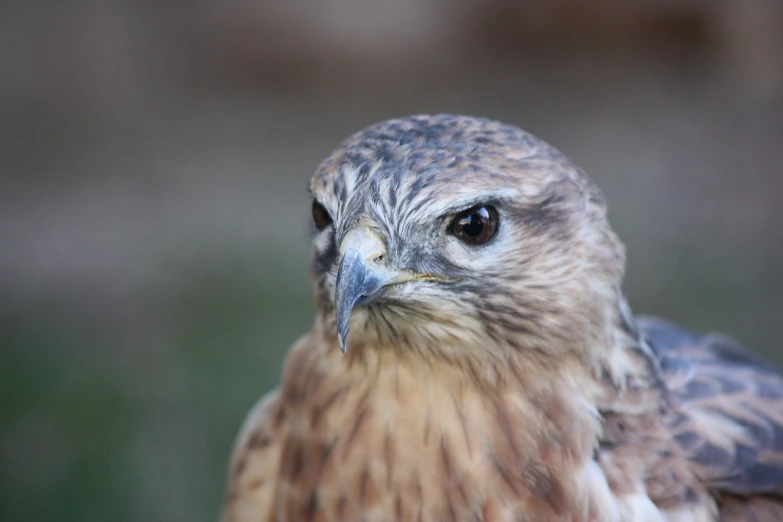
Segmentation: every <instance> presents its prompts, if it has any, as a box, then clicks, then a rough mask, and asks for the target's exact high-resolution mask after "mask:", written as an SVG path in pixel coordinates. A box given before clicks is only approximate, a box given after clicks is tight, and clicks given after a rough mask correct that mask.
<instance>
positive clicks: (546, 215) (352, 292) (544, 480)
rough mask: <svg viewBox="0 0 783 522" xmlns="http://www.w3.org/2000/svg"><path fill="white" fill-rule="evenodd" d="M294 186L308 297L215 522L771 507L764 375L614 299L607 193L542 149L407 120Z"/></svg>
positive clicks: (488, 133)
mask: <svg viewBox="0 0 783 522" xmlns="http://www.w3.org/2000/svg"><path fill="white" fill-rule="evenodd" d="M310 189H311V193H312V197H313V203H312V216H313V228H314V233H313V240H312V259H311V278H312V281H313V287H314V294H315V302H316V305H317V314H316V317H315V321H314V324H313V326H312V329H311V330H310V332H309V333H307V334H306V335H305V336H304V337H302V338H301V339H300V340H299V341H298V342H296V343H295V345H294V346H293V347H292V348H291V350H290V352H289V354H288V356H287V358H286V361H285V364H284V368H283V374H282V382H281V385H280V387H279V388H278V389H275V390H274V391H272V392H270V393H268V394H267V395H266V396H265V397H264V398H262V399H261V400H260V402H259V403H258V404H257V405H256V406H255V407H254V409H253V410H252V412H251V413H250V415H249V416H248V418H247V420H246V421H245V425H244V427H243V428H242V429H241V433H240V436H239V438H238V441H237V442H236V446H235V448H234V452H233V457H232V462H231V464H230V469H229V478H228V492H227V499H226V503H225V506H224V509H223V515H222V520H223V522H250V521H253V522H265V521H286V522H287V521H324V522H330V521H359V520H361V521H366V522H375V521H378V522H381V521H423V522H440V521H446V522H458V521H466V522H467V521H471V522H473V521H484V522H500V521H504V522H505V521H534V522H536V521H542V522H547V521H591V522H593V521H594V522H636V521H645V522H653V521H654V522H691V521H694V522H712V521H740V522H742V521H746V522H749V521H769V522H772V521H781V520H783V375H781V373H779V372H778V371H777V370H775V369H773V368H771V367H769V366H767V365H766V364H765V363H764V362H762V361H760V360H758V359H756V358H755V357H754V356H752V355H751V354H750V353H748V352H746V351H745V350H744V349H742V348H741V347H739V346H738V345H737V344H735V342H733V341H732V340H730V339H729V338H728V337H726V336H724V335H720V334H705V335H699V334H696V333H692V332H690V331H688V330H686V329H683V328H681V327H679V326H676V325H674V324H672V323H670V322H666V321H664V320H660V319H654V318H643V317H634V316H633V315H632V313H631V310H630V308H629V306H628V304H627V302H626V298H625V296H624V294H623V286H622V283H623V275H624V270H625V252H624V247H623V245H622V243H621V242H620V241H619V239H618V238H617V236H616V235H615V233H614V232H613V231H612V229H611V227H610V225H609V222H608V220H607V216H606V203H605V199H604V197H603V195H602V194H601V192H600V191H599V189H598V188H597V187H596V185H595V184H594V183H593V182H592V181H591V180H590V178H588V176H587V175H586V174H585V173H584V172H583V171H582V170H580V169H579V168H578V167H577V166H575V165H574V164H573V163H572V162H571V161H569V160H568V159H567V158H566V157H565V156H564V155H563V154H561V153H560V152H559V151H557V150H556V149H554V148H553V147H551V146H550V145H548V144H546V143H545V142H543V141H542V140H540V139H537V138H535V137H534V136H532V135H530V134H528V133H526V132H524V131H523V130H521V129H519V128H517V127H514V126H511V125H507V124H503V123H500V122H496V121H491V120H487V119H481V118H473V117H467V116H454V115H434V116H431V115H423V116H411V117H406V118H401V119H395V120H390V121H385V122H382V123H378V124H375V125H373V126H370V127H368V128H367V129H365V130H363V131H361V132H358V133H357V134H354V135H353V136H351V137H349V138H348V139H347V140H346V141H344V142H343V143H342V145H340V146H339V148H337V150H336V151H335V152H333V153H332V154H331V155H330V156H329V157H328V158H327V159H326V160H324V161H323V163H322V164H321V165H320V166H319V167H318V168H317V170H316V172H315V175H314V176H313V178H312V181H311V184H310Z"/></svg>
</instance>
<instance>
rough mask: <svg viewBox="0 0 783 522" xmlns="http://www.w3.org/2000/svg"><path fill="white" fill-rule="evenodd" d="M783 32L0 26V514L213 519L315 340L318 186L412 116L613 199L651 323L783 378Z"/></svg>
mask: <svg viewBox="0 0 783 522" xmlns="http://www.w3.org/2000/svg"><path fill="white" fill-rule="evenodd" d="M782 35H783V8H782V7H781V3H780V2H773V1H764V0H758V1H757V0H747V1H745V0H742V1H740V0H737V1H730V0H720V1H719V0H715V1H710V0H680V1H665V2H661V1H652V0H648V1H645V0H637V1H634V2H627V1H621V0H594V1H586V0H529V1H521V0H519V1H513V0H492V1H481V0H463V1H459V0H401V1H399V2H362V1H361V0H323V1H321V2H316V1H308V0H299V1H295V2H291V1H288V0H255V1H241V2H240V1H228V2H207V1H206V0H179V1H176V0H168V1H159V2H150V1H146V2H145V1H142V0H114V1H108V2H106V1H99V0H74V1H72V2H67V3H66V2H53V1H46V0H38V1H36V2H28V3H21V2H10V1H4V2H0V133H1V134H0V136H1V137H2V138H1V139H0V173H1V174H0V401H1V403H0V404H1V405H2V409H1V410H0V422H1V423H2V424H1V425H0V430H1V431H0V484H1V485H2V489H1V491H0V520H2V521H71V520H73V521H81V522H92V521H96V522H97V521H108V520H111V521H158V520H160V521H164V520H165V521H183V522H184V521H188V522H206V521H211V520H215V517H216V515H217V512H218V507H219V503H220V500H221V497H222V495H223V479H224V475H225V468H226V462H227V458H228V454H229V450H230V446H231V443H232V441H233V438H234V436H235V434H236V432H237V429H238V427H239V425H240V422H241V420H242V418H243V416H244V414H245V413H246V412H247V410H248V409H249V408H250V406H251V405H252V404H253V402H254V401H255V399H256V398H257V397H259V396H260V395H261V394H262V393H264V392H265V391H266V390H268V389H269V388H271V387H272V386H274V385H275V384H276V383H278V381H279V373H280V364H281V361H282V358H283V356H284V354H285V351H286V350H287V348H288V346H289V345H290V343H291V342H293V341H294V340H295V339H296V338H297V337H298V336H299V335H301V334H302V333H303V332H304V331H306V329H307V328H308V327H309V325H310V323H311V321H312V316H313V306H312V301H311V294H310V288H309V283H308V279H307V255H308V248H309V246H308V234H309V228H308V227H309V222H308V220H309V215H308V214H309V201H308V195H307V190H306V187H307V183H308V180H309V176H310V174H311V173H312V172H313V170H314V168H315V166H316V165H317V163H318V162H319V161H320V160H321V159H322V158H323V157H324V156H325V155H327V154H328V153H329V152H330V150H331V149H332V148H333V147H334V146H335V145H336V144H337V143H338V142H339V141H340V140H341V139H342V138H343V137H345V136H346V135H348V134H350V133H352V132H354V131H356V130H358V129H360V128H362V127H364V126H365V125H368V124H370V123H372V122H374V121H377V120H380V119H385V118H389V117H394V116H401V115H405V114H410V113H418V112H441V111H448V112H459V113H469V114H476V115H483V116H489V117H493V118H498V119H502V120H504V121H507V122H510V123H515V124H518V125H520V126H522V127H524V128H525V129H527V130H529V131H531V132H533V133H535V134H537V135H539V136H540V137H542V138H544V139H546V140H548V141H550V142H551V143H553V144H555V145H556V146H557V147H558V148H560V149H561V150H563V151H564V152H565V153H566V154H567V155H569V156H570V157H571V158H572V159H573V160H575V161H576V162H577V163H578V164H580V165H581V166H582V167H584V168H585V169H586V170H587V171H588V172H589V173H591V175H592V176H593V177H594V178H595V179H596V180H597V181H598V183H599V184H600V186H601V187H602V188H603V189H604V191H605V192H606V194H607V197H608V199H609V202H610V217H611V219H612V222H613V224H614V226H615V228H616V229H617V231H618V232H619V233H620V235H621V237H622V238H623V239H624V241H625V242H626V244H627V246H628V248H629V259H630V264H629V270H628V280H627V289H628V293H629V296H630V299H631V303H632V306H633V307H634V309H635V310H636V311H637V312H644V313H655V314H660V315H664V316H667V317H669V318H671V319H674V320H676V321H678V322H680V323H683V324H684V325H687V326H689V327H691V328H694V329H699V330H711V329H720V330H724V331H727V332H729V333H731V334H732V335H733V336H735V337H736V338H738V339H739V340H741V341H742V342H743V343H745V344H746V345H748V346H749V347H751V348H752V349H753V350H754V351H757V352H758V353H760V354H763V355H764V356H766V357H768V358H769V359H770V360H774V361H776V362H778V363H783V354H781V352H780V349H781V343H780V339H781V338H783V299H782V298H783V269H782V268H781V266H783V242H782V241H781V239H782V238H783V233H781V230H780V227H781V225H783V204H781V200H782V199H783V177H782V176H781V167H782V166H783V36H782Z"/></svg>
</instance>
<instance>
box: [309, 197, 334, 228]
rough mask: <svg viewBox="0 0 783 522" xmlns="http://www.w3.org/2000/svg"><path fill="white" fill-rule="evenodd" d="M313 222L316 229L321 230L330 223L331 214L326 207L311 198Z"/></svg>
mask: <svg viewBox="0 0 783 522" xmlns="http://www.w3.org/2000/svg"><path fill="white" fill-rule="evenodd" d="M313 223H314V224H315V229H316V230H323V229H325V228H326V227H328V226H329V225H331V224H332V216H330V215H329V211H328V210H326V208H325V207H324V206H323V205H321V204H320V203H318V202H317V201H315V200H313Z"/></svg>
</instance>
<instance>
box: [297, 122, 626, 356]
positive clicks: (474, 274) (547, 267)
mask: <svg viewBox="0 0 783 522" xmlns="http://www.w3.org/2000/svg"><path fill="white" fill-rule="evenodd" d="M311 192H312V194H313V207H312V212H313V224H314V229H315V233H314V239H313V260H312V272H313V278H314V281H315V286H316V296H317V302H318V306H319V312H320V315H321V316H322V317H323V318H326V319H329V320H333V321H334V327H335V328H336V331H337V334H338V339H339V342H340V345H341V348H342V349H343V351H345V350H346V349H347V346H348V332H349V330H352V331H351V343H354V342H356V343H357V344H374V345H378V346H390V347H393V348H394V349H395V350H399V351H410V352H418V353H444V354H446V353H448V354H451V355H453V354H454V353H455V352H460V351H463V352H464V351H465V350H467V351H471V350H473V351H475V350H476V348H477V347H481V348H483V349H484V350H485V351H489V352H494V353H495V354H496V355H498V356H501V357H505V356H506V354H507V352H508V351H509V350H511V351H521V350H528V351H531V350H532V351H536V350H540V349H541V348H542V347H545V346H546V347H547V349H550V350H551V346H552V344H553V341H554V342H556V343H559V344H561V345H563V346H564V348H565V345H567V344H568V343H569V342H570V341H571V340H572V339H570V338H569V335H570V333H572V332H573V334H574V335H573V338H574V339H577V338H581V337H583V335H576V332H574V330H575V329H578V328H580V327H581V328H582V329H583V330H585V329H589V328H590V327H591V325H590V324H589V323H590V321H591V320H595V317H593V315H594V308H595V305H596V300H598V299H599V298H600V299H603V298H604V297H605V295H603V294H607V295H608V294H611V293H612V292H611V291H609V288H608V287H612V288H614V286H617V285H619V282H620V279H621V278H622V264H623V259H622V251H621V248H619V247H618V244H615V243H616V242H615V241H614V235H613V234H612V233H611V230H610V229H609V227H608V225H607V223H606V219H605V212H604V206H603V199H602V198H601V195H600V193H599V192H598V191H597V189H596V188H595V186H594V185H593V184H592V183H591V182H590V180H589V179H588V178H587V177H586V176H585V175H584V174H583V173H581V171H579V170H578V169H577V168H576V167H574V166H573V165H572V164H571V163H570V162H569V161H568V160H567V159H566V158H565V157H563V156H562V154H560V153H559V152H557V151H556V150H554V149H552V148H551V147H549V146H548V145H546V144H545V143H543V142H542V141H540V140H538V139H536V138H534V137H532V136H531V135H529V134H527V133H525V132H524V131H522V130H520V129H518V128H516V127H512V126H509V125H503V124H500V123H497V122H492V121H489V120H483V119H476V118H469V117H460V116H419V117H410V118H405V119H400V120H391V121H387V122H383V123H380V124H377V125H374V126H372V127H369V128H368V129H365V130H364V131H361V132H359V133H357V134H356V135H354V136H352V137H350V138H349V139H348V140H346V141H345V142H344V143H343V144H342V146H341V147H340V148H338V149H337V150H336V151H335V152H334V153H333V154H332V155H331V156H330V157H329V158H327V159H326V160H325V161H324V162H323V163H322V164H321V166H320V167H319V168H318V170H317V171H316V173H315V175H314V177H313V179H312V182H311ZM607 259H608V260H609V261H610V262H608V263H607V262H606V261H607ZM596 263H598V264H599V265H601V266H600V270H598V271H597V272H600V273H596V270H594V268H595V266H594V265H595V264H596ZM352 323H353V324H352ZM592 326H594V325H592Z"/></svg>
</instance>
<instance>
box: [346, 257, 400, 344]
mask: <svg viewBox="0 0 783 522" xmlns="http://www.w3.org/2000/svg"><path fill="white" fill-rule="evenodd" d="M395 279H396V278H395V275H394V273H392V272H389V271H387V270H386V269H385V268H384V267H382V266H379V265H376V264H375V263H374V262H368V261H365V259H364V256H362V254H361V253H360V252H359V251H357V250H346V251H345V253H344V254H343V257H342V259H341V260H340V267H339V268H338V269H337V282H336V288H335V298H334V300H335V303H334V305H335V319H336V321H337V337H338V340H339V341H340V349H341V350H342V351H343V353H345V352H346V350H347V345H346V343H347V340H348V331H349V330H350V328H351V312H352V311H353V309H354V308H355V307H356V306H360V305H363V304H367V303H370V302H372V301H374V300H375V299H377V298H378V297H380V296H381V294H382V293H383V289H384V288H385V287H386V286H387V285H389V284H393V283H394V282H395Z"/></svg>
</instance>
